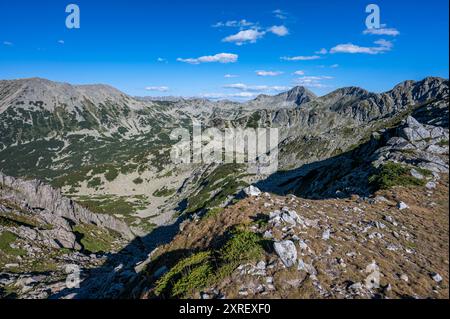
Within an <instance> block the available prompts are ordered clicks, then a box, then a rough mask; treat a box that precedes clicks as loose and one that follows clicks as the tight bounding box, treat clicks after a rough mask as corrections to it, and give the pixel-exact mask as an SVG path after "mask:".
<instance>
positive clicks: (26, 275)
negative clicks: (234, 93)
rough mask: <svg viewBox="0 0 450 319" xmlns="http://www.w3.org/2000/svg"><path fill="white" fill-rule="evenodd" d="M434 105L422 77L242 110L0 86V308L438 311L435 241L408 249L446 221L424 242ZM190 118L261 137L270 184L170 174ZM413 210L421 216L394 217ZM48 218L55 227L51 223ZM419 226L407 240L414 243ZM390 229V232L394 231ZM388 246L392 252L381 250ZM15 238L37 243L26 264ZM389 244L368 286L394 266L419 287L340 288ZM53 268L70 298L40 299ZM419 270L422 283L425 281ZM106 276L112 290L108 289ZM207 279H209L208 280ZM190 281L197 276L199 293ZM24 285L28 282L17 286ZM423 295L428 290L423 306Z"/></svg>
mask: <svg viewBox="0 0 450 319" xmlns="http://www.w3.org/2000/svg"><path fill="white" fill-rule="evenodd" d="M448 98H449V88H448V80H447V79H442V78H436V77H429V78H426V79H424V80H422V81H405V82H402V83H400V84H398V85H397V86H395V87H394V88H393V89H392V90H390V91H387V92H384V93H372V92H368V91H366V90H364V89H362V88H358V87H347V88H341V89H337V90H335V91H333V92H331V93H329V94H327V95H325V96H316V95H315V94H314V93H312V92H311V91H309V90H308V89H307V88H304V87H294V88H292V89H291V90H289V91H287V92H284V93H280V94H278V95H275V96H269V95H260V96H258V97H256V98H255V99H253V100H250V101H247V102H243V103H238V102H233V101H227V100H223V101H211V100H208V99H199V98H189V99H187V98H177V97H171V98H164V99H155V98H148V97H131V96H128V95H126V94H124V93H122V92H120V91H119V90H117V89H115V88H113V87H110V86H107V85H71V84H67V83H57V82H52V81H49V80H45V79H40V78H32V79H20V80H3V81H0V172H1V175H0V186H1V190H2V191H1V192H0V195H1V196H0V213H1V215H0V217H1V219H0V221H2V223H0V232H1V236H5V239H4V240H5V242H8V244H7V245H6V246H5V245H2V247H3V246H5V247H3V248H2V250H0V253H1V254H2V255H0V256H2V258H1V260H0V278H3V279H1V280H2V281H0V285H3V289H2V290H3V291H2V292H1V293H2V294H3V295H4V296H8V295H9V296H12V295H15V296H17V297H21V296H25V297H52V296H53V297H55V296H57V297H67V296H72V297H83V298H101V297H127V298H129V297H141V298H160V297H164V298H165V297H169V298H172V297H177V298H178V297H202V298H203V297H205V298H206V297H208V298H209V297H211V298H219V297H221V296H225V297H242V298H245V297H255V296H260V297H264V296H266V297H273V298H280V297H302V298H314V297H322V298H342V297H348V298H353V297H355V298H356V297H374V296H376V295H381V296H386V297H390V296H391V297H401V294H402V293H403V294H404V295H408V296H413V297H431V296H432V297H445V296H448V269H447V271H445V269H444V268H443V267H442V265H443V264H445V260H447V263H448V252H447V253H446V254H445V253H443V251H444V250H445V247H447V251H448V241H447V242H443V243H442V245H441V246H439V247H438V246H436V247H435V250H434V251H433V252H432V254H431V253H430V254H427V253H425V249H426V248H425V247H426V244H428V245H431V243H432V241H433V240H437V239H439V240H441V239H442V238H440V237H439V236H441V235H442V234H439V235H436V236H437V237H436V238H431V237H430V238H427V237H426V236H425V235H424V234H425V233H426V232H427V231H429V228H428V226H427V224H426V223H433V218H432V215H429V214H433V212H436V214H438V215H437V216H436V218H437V220H439V221H442V220H444V221H445V219H446V218H447V228H445V226H442V225H441V226H439V231H441V232H443V233H444V235H445V232H446V233H447V234H448V200H445V199H444V197H445V195H447V196H448V128H449V123H448V110H449V107H448ZM193 120H196V121H200V122H201V123H202V126H203V127H204V128H210V127H215V128H218V129H220V130H223V129H225V128H278V129H279V143H278V150H279V154H278V157H279V169H278V172H276V173H274V174H271V175H270V176H267V175H263V174H249V173H248V172H247V171H246V169H245V165H243V164H236V163H229V164H222V163H205V164H202V163H193V164H184V165H178V164H176V163H173V162H172V161H171V159H170V152H171V149H172V146H173V145H174V144H175V143H176V141H175V140H172V139H171V138H170V135H171V132H172V131H173V130H174V129H176V128H185V129H188V130H191V129H192V121H193ZM37 179H38V180H40V181H42V182H40V181H37ZM43 183H45V184H43ZM46 184H48V185H46ZM398 187H400V188H398ZM57 189H60V191H58V190H57ZM25 190H26V191H25ZM380 192H384V193H380ZM423 194H428V195H429V196H428V195H427V196H428V197H429V198H433V200H432V202H433V203H434V205H432V204H431V203H429V202H427V203H425V202H424V203H423V205H422V204H421V203H420V202H414V203H412V201H413V200H412V199H413V198H422V197H423ZM382 197H383V198H384V199H386V201H384V200H383V199H381V198H382ZM403 197H404V198H405V200H404V201H408V200H409V201H410V203H409V206H411V208H409V209H410V211H408V212H410V213H411V214H414V216H415V218H413V219H411V220H410V221H407V220H406V219H405V218H404V216H403V215H402V214H404V210H403V208H402V209H399V208H398V207H400V206H401V207H403V206H402V205H400V204H401V203H403V204H404V205H407V203H405V202H403V201H402V200H400V199H401V198H403ZM422 200H425V199H423V198H422ZM397 206H398V207H397ZM407 206H408V205H407ZM311 207H314V209H311ZM333 207H335V208H336V207H337V208H338V209H337V210H336V209H335V208H333ZM62 208H64V209H62ZM377 209H378V210H379V211H377ZM64 212H66V213H64ZM322 212H323V214H322ZM348 212H353V215H351V216H350V215H348V214H349V213H348ZM445 212H447V214H445ZM294 213H295V214H294ZM52 214H53V215H55V216H58V218H56V217H55V223H53V224H52V223H50V222H49V220H51V218H49V216H51V215H52ZM377 214H381V215H377ZM420 214H425V215H424V216H425V217H424V221H425V224H424V225H421V226H420V227H419V225H420V218H418V217H417V215H420ZM102 216H103V217H102ZM416 217H417V218H416ZM386 218H387V219H388V222H386ZM383 220H384V221H383ZM392 220H402V225H403V227H405V228H404V229H402V228H396V227H398V224H399V223H398V222H396V223H397V225H394V223H393V222H392ZM56 221H58V222H56ZM376 223H378V224H376ZM380 223H382V224H383V225H384V227H382V226H380ZM387 224H389V225H391V224H392V225H393V226H392V227H391V226H386V225H387ZM349 225H350V226H351V227H350V226H349ZM369 226H370V227H369ZM24 227H25V228H24ZM367 227H369V228H367ZM424 227H425V228H424ZM344 229H346V230H345V231H344ZM369 229H378V231H377V232H369V233H367V232H368V231H369ZM364 230H365V231H364ZM32 231H34V232H32ZM346 231H347V233H345V232H346ZM388 231H389V232H388ZM330 232H331V234H332V235H331V237H330ZM393 232H395V233H396V234H397V235H398V236H394V239H392V240H391V241H388V240H387V238H388V237H389V236H391V235H390V234H392V233H393ZM366 233H367V234H366ZM388 233H389V234H388ZM406 233H407V234H408V236H406V235H405V234H406ZM5 234H7V235H5ZM30 234H34V235H33V236H35V237H36V236H37V237H36V238H41V239H40V241H41V243H40V244H39V247H40V248H39V249H41V250H40V251H38V250H35V248H36V247H37V246H36V245H37V242H39V241H36V243H33V240H32V239H33V237H32V236H31V235H30ZM95 234H97V235H98V234H101V235H98V236H97V235H96V236H94V235H95ZM346 234H347V235H346ZM377 234H380V236H381V237H379V235H377ZM303 235H304V238H302V236H303ZM369 235H370V236H372V237H367V236H369ZM30 236H31V237H30ZM352 236H353V237H355V238H356V239H355V241H354V242H355V244H354V245H353V246H352V243H351V242H352V241H351V240H350V237H352ZM377 236H378V237H377ZM402 236H403V237H405V236H406V237H408V238H414V240H412V241H411V242H408V241H409V239H408V238H406V239H405V240H406V241H404V240H403V239H402V240H400V239H399V238H400V237H402ZM197 237H198V238H197ZM403 237H402V238H403ZM52 238H53V239H54V240H53V242H52ZM190 238H192V240H194V238H196V239H195V240H194V241H192V240H191V239H190ZM330 238H331V239H330ZM389 238H390V237H389ZM7 240H8V241H7ZM55 240H56V241H55ZM330 240H331V241H330ZM377 240H378V242H377ZM339 241H342V243H343V244H342V245H341V246H339ZM380 241H381V243H380ZM239 242H240V243H241V244H243V245H244V247H245V245H246V244H248V245H249V247H247V248H248V250H247V252H244V251H242V250H240V249H241V248H239V247H237V246H236V245H238V243H239ZM55 243H56V244H55ZM99 243H100V244H99ZM261 243H262V244H261ZM365 243H368V245H369V247H370V248H367V247H365ZM413 244H414V246H415V247H416V248H415V251H416V253H415V254H413V255H414V256H413V257H412V258H409V257H408V258H409V259H408V258H407V257H405V255H404V253H403V252H402V249H403V250H404V249H408V250H414V249H413V248H411V247H410V246H411V245H413ZM11 245H12V246H11ZM292 245H294V246H292ZM305 245H306V246H305ZM408 245H409V246H408ZM35 246H36V247H35ZM42 246H45V249H44V250H42ZM99 246H100V247H99ZM297 246H299V247H300V250H298V249H297V248H295V247H297ZM394 246H395V247H396V248H397V249H396V250H391V249H388V251H390V252H392V254H394V256H390V258H393V257H395V258H397V259H398V260H399V261H398V262H397V263H389V264H388V265H386V268H385V272H386V271H388V270H389V271H390V272H394V271H396V272H399V274H398V276H401V275H403V274H404V272H406V270H402V269H400V268H402V266H401V263H404V262H411V263H412V264H414V265H415V267H419V268H421V269H425V268H426V270H424V273H423V274H422V275H420V276H419V275H417V276H416V275H414V274H416V273H414V271H415V270H414V269H415V268H414V267H412V268H408V269H407V270H408V271H409V272H412V273H413V275H411V274H409V275H408V276H409V277H411V276H416V277H417V278H416V281H413V280H410V281H409V286H408V288H406V287H404V286H402V285H401V284H398V283H395V284H394V277H395V276H394V275H392V274H389V275H388V274H385V276H386V278H388V279H389V281H390V282H388V283H383V287H381V288H380V287H378V288H377V289H368V288H366V287H362V288H360V287H359V286H358V285H357V286H358V287H356V288H355V287H352V285H354V284H356V283H359V282H360V281H361V280H362V279H361V278H360V277H361V276H357V275H356V273H357V272H358V271H360V272H361V268H362V267H363V264H364V263H366V264H370V262H372V260H370V261H369V259H370V257H369V256H370V254H369V253H368V249H371V250H372V252H373V254H375V255H376V256H378V257H377V258H375V257H374V259H376V260H377V262H378V266H379V267H381V266H382V265H381V264H380V263H381V262H382V260H383V258H382V257H380V256H383V255H384V254H386V250H385V249H386V247H391V248H392V247H394ZM158 247H159V248H158ZM292 247H294V249H293V248H292ZM307 247H308V248H307ZM329 247H332V248H331V249H332V250H333V251H334V252H335V253H330V254H328V255H329V256H330V257H329V258H328V257H320V256H328V255H327V251H328V250H329ZM343 247H345V249H348V250H349V251H344V248H343ZM405 247H406V248H405ZM433 247H434V246H433ZM155 248H158V251H157V252H156V251H153V249H155ZM61 249H65V250H64V251H63V252H62V253H61ZM352 249H353V250H357V252H355V251H352ZM365 249H366V250H365ZM392 249H393V248H392ZM66 250H67V251H66ZM294 250H295V252H294ZM297 250H298V252H297ZM1 251H3V252H1ZM152 251H153V252H152ZM177 251H179V252H177ZM130 252H133V253H130ZM319 252H321V253H319ZM337 252H339V253H337ZM42 253H44V254H49V253H51V254H53V253H54V254H55V256H54V258H53V259H52V265H51V266H50V265H48V269H45V267H43V268H44V269H40V270H39V271H37V270H36V269H35V268H33V267H31V266H30V265H32V264H33V261H34V262H36V260H41V259H42V258H41V257H39V258H38V256H40V254H42ZM350 253H355V254H359V255H358V256H360V257H357V258H356V259H352V258H353V257H349V256H348V255H346V254H350ZM439 253H442V256H443V257H442V258H443V259H442V258H441V259H439V257H438V256H439ZM111 254H112V255H114V257H111ZM300 254H302V256H303V258H297V257H298V256H297V255H299V256H300ZM418 254H421V255H420V256H425V257H423V258H422V257H419V255H418ZM131 255H133V256H134V257H130V256H131ZM293 255H295V258H293ZM351 255H352V254H351ZM189 256H191V258H189ZM361 256H363V257H364V258H363V257H361ZM19 257H20V258H19ZM347 257H348V258H347ZM384 258H385V259H386V258H388V257H386V256H385V257H384ZM405 258H406V259H405ZM68 259H71V260H72V261H74V262H75V263H79V264H80V265H81V266H82V267H83V269H86V277H85V278H84V281H83V284H84V286H83V285H82V289H80V290H79V291H76V290H75V291H73V290H67V289H64V287H63V286H62V285H61V284H60V283H57V284H55V285H53V286H52V289H51V291H49V290H48V289H45V285H44V284H43V283H42V282H45V283H46V285H48V279H49V277H48V276H46V275H45V274H44V273H48V272H49V271H50V272H52V273H54V274H58V276H59V277H61V276H62V274H61V269H59V267H60V266H61V265H63V264H64V260H68ZM292 259H295V260H292ZM340 259H342V261H340ZM344 259H345V260H344ZM300 261H301V262H300ZM91 262H92V263H91ZM22 263H25V264H27V267H25V266H23V265H22ZM430 263H434V264H436V265H437V266H435V267H434V268H435V269H428V268H430V267H429V266H427V265H430ZM119 264H121V265H122V267H121V269H119V270H117V271H115V272H114V273H116V275H114V276H113V275H109V276H108V274H110V273H111V271H112V270H114V269H116V267H118V265H119ZM294 264H295V267H294V268H295V271H293V268H292V267H293V266H292V265H294ZM342 264H345V265H346V266H345V267H343V266H342ZM314 265H315V266H314ZM217 267H218V268H217ZM269 267H271V268H269ZM364 267H365V266H364ZM399 267H400V268H399ZM427 267H428V268H427ZM343 268H346V270H347V271H343ZM431 268H433V267H431ZM313 269H314V270H313ZM35 272H42V275H41V276H42V277H40V278H41V281H42V282H40V280H39V279H36V278H35V277H36V276H35V275H31V273H35ZM217 272H218V273H220V274H221V276H219V277H215V276H213V275H212V273H217ZM331 273H333V275H331ZM417 273H420V272H417ZM325 275H326V276H325ZM404 275H405V276H407V275H406V274H404ZM436 275H439V276H440V277H441V280H435V279H436V278H437V279H439V278H438V277H436ZM2 276H3V277H2ZM196 276H202V277H201V278H203V279H202V280H200V281H201V283H199V282H196V281H195V278H198V277H196ZM327 276H328V277H327ZM351 276H353V277H354V278H347V279H346V278H344V277H351ZM356 277H357V278H356ZM30 278H31V279H30ZM180 278H181V279H180ZM249 278H250V279H251V280H247V279H249ZM399 278H400V277H399ZM404 278H405V277H403V279H404ZM411 278H412V277H411ZM425 278H426V279H425ZM25 279H26V280H25ZM244 279H245V280H244ZM350 279H351V281H352V283H351V284H344V282H345V280H350ZM403 279H401V280H403ZM27 280H28V281H30V280H34V281H30V282H29V283H25V284H24V282H25V281H27ZM396 280H397V279H396ZM427 280H429V282H428V281H427ZM262 281H264V282H262ZM419 281H420V282H421V283H423V284H422V285H420V284H418V282H419ZM425 281H426V283H424V282H425ZM227 282H228V283H230V284H229V285H228V286H227V285H226V283H227ZM239 282H245V287H243V286H242V285H239V284H238V283H239ZM274 282H275V283H274ZM391 282H392V283H391ZM403 282H408V280H406V281H405V280H403V281H401V283H403ZM433 283H434V284H436V283H437V284H439V288H438V289H437V290H438V291H439V294H438V295H433V290H436V289H434V288H436V287H435V285H434V286H433ZM388 284H390V285H391V290H392V286H393V287H394V289H393V291H394V292H392V291H389V290H387V288H388V287H387V285H388ZM99 285H101V287H100V286H99ZM17 287H19V288H17ZM261 287H262V288H261ZM279 287H283V288H279ZM350 287H352V288H350ZM446 287H447V288H446ZM6 288H7V289H6ZM11 290H12V292H11ZM298 291H301V293H299V294H297V292H298Z"/></svg>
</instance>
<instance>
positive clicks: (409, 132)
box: [400, 116, 431, 142]
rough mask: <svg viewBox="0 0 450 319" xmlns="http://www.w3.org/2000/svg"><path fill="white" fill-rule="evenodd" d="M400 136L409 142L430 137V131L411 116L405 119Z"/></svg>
mask: <svg viewBox="0 0 450 319" xmlns="http://www.w3.org/2000/svg"><path fill="white" fill-rule="evenodd" d="M400 136H401V137H404V138H405V139H406V140H408V141H410V142H416V141H421V140H424V139H427V138H431V134H430V132H428V130H427V129H426V128H425V127H424V126H423V125H422V124H420V123H419V122H417V120H416V119H415V118H413V117H412V116H408V118H407V119H406V123H405V127H404V128H402V129H401V130H400Z"/></svg>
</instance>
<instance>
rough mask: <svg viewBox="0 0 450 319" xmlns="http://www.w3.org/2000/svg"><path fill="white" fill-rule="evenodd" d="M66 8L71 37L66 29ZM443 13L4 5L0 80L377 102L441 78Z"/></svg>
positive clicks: (354, 1) (392, 6) (421, 9)
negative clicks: (340, 91)
mask: <svg viewBox="0 0 450 319" xmlns="http://www.w3.org/2000/svg"><path fill="white" fill-rule="evenodd" d="M69 3H75V4H77V5H78V6H79V8H80V11H81V15H80V23H81V25H80V29H67V28H66V25H65V20H66V17H67V15H68V14H67V13H66V12H65V8H66V6H67V5H68V4H69ZM370 3H375V4H377V5H378V6H379V7H380V17H381V24H382V25H381V26H380V28H379V29H378V30H377V31H376V32H375V31H373V30H372V31H371V32H368V31H366V32H364V31H365V30H366V25H365V20H366V17H367V15H368V14H367V13H366V12H365V8H366V6H367V5H368V4H370ZM448 10H449V8H448V1H446V0H427V1H406V0H396V1H392V0H383V1H380V0H377V1H376V0H371V1H362V0H351V1H335V0H315V1H305V0H290V1H287V0H286V1H282V0H277V1H275V0H273V1H264V0H259V1H243V0H227V1H214V0H210V1H187V0H184V1H178V0H177V1H167V0H153V1H145V2H144V1H142V0H128V1H112V0H109V1H107V0H102V1H100V0H98V1H94V0H72V2H69V1H55V0H41V1H23V0H22V1H20V0H19V1H1V2H0V79H15V78H24V77H36V76H38V77H44V78H48V79H50V80H55V81H64V82H70V83H76V84H85V83H106V84H110V85H112V86H114V87H117V88H119V89H120V90H123V91H124V92H126V93H128V94H131V95H139V96H143V95H182V96H205V97H212V98H231V99H241V98H243V99H246V98H252V97H254V96H255V95H257V94H260V93H268V94H274V93H277V92H280V91H283V90H285V89H287V88H290V87H292V86H295V85H304V86H307V87H309V88H310V89H311V90H312V91H314V92H315V93H317V94H319V95H321V94H325V93H327V92H330V91H332V90H334V89H336V88H339V87H343V86H360V87H363V88H365V89H368V90H371V91H375V92H380V91H385V90H389V89H390V88H392V87H393V86H394V85H395V84H397V83H399V82H401V81H403V80H406V79H413V80H419V79H422V78H424V77H426V76H441V77H445V78H448V73H449V69H448V58H449V51H448V50H449V43H448V39H449V34H448V25H449V20H448ZM374 33H375V34H374ZM322 49H324V50H322ZM227 75H228V76H227Z"/></svg>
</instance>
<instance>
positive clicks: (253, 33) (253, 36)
mask: <svg viewBox="0 0 450 319" xmlns="http://www.w3.org/2000/svg"><path fill="white" fill-rule="evenodd" d="M264 35H265V32H263V31H258V30H257V29H249V30H242V31H239V32H238V33H236V34H233V35H230V36H228V37H226V38H224V39H222V41H223V42H232V43H236V44H237V45H242V44H244V43H246V42H250V43H255V42H256V41H257V40H258V39H260V38H262V37H263V36H264Z"/></svg>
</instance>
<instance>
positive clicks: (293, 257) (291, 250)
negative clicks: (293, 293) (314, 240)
mask: <svg viewBox="0 0 450 319" xmlns="http://www.w3.org/2000/svg"><path fill="white" fill-rule="evenodd" d="M274 249H275V252H276V253H277V255H278V256H279V257H280V259H281V261H282V262H283V264H284V265H285V266H286V267H288V268H290V267H292V266H294V265H295V263H296V261H297V248H296V247H295V244H294V243H293V242H292V241H290V240H285V241H280V242H275V243H274Z"/></svg>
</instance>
